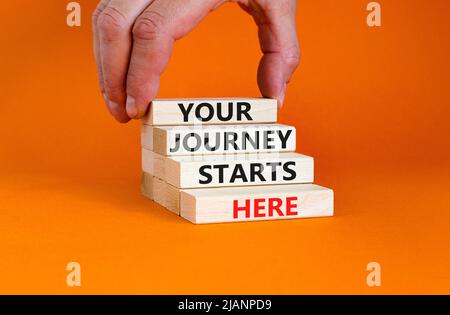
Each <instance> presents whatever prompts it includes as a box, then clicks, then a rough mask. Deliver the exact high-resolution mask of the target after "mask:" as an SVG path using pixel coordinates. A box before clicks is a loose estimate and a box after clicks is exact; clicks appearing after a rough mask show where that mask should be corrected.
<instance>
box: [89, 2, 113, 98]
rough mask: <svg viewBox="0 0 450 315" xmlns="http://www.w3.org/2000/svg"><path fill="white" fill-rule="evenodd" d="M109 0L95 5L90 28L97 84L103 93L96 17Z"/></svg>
mask: <svg viewBox="0 0 450 315" xmlns="http://www.w3.org/2000/svg"><path fill="white" fill-rule="evenodd" d="M109 1H110V0H102V1H100V2H99V4H98V5H97V8H96V9H95V11H94V14H93V15H92V30H93V32H94V57H95V64H96V65H97V78H98V84H99V86H100V91H101V92H102V94H103V95H104V93H105V87H104V85H103V70H102V61H101V56H100V41H99V39H98V31H97V21H98V17H99V16H100V14H101V13H102V12H103V10H104V9H105V7H106V5H107V4H108V2H109Z"/></svg>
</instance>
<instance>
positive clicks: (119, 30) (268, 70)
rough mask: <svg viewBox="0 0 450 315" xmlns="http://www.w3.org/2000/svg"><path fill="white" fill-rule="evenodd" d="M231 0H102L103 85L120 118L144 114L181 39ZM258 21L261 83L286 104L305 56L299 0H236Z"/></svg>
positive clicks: (98, 36) (97, 20)
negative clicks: (298, 30)
mask: <svg viewBox="0 0 450 315" xmlns="http://www.w3.org/2000/svg"><path fill="white" fill-rule="evenodd" d="M224 2H226V0H133V1H130V0H102V1H100V3H99V4H98V6H97V9H96V10H95V12H94V15H93V30H94V53H95V60H96V64H97V72H98V78H99V83H100V89H101V91H102V93H103V97H104V99H105V102H106V104H107V106H108V109H109V111H110V112H111V114H112V115H113V116H114V117H115V118H116V119H117V120H118V121H119V122H121V123H125V122H128V121H129V120H130V119H139V118H141V117H142V116H143V115H144V114H145V112H146V111H147V107H148V105H149V103H150V102H151V101H152V100H153V99H154V98H155V97H156V94H157V91H158V89H159V82H160V75H161V74H162V72H163V71H164V68H165V67H166V65H167V63H168V61H169V58H170V55H171V53H172V49H173V44H174V42H175V41H176V40H177V39H180V38H182V37H183V36H185V35H186V34H188V33H189V32H190V31H191V30H192V29H193V28H194V27H195V26H196V25H197V24H198V23H199V22H200V21H201V20H202V19H203V18H204V17H205V16H206V15H207V14H208V13H209V12H211V11H212V10H214V9H216V8H217V7H218V6H220V5H221V4H222V3H224ZM233 2H237V3H238V4H239V5H240V6H241V8H243V9H244V10H245V11H246V12H248V13H249V14H251V15H252V17H253V19H254V20H255V22H256V24H257V25H258V35H259V41H260V46H261V50H262V52H263V54H264V55H263V57H262V59H261V61H260V64H259V68H258V85H259V88H260V90H261V94H262V95H263V96H264V97H271V98H276V99H277V100H278V104H279V106H281V104H282V103H283V100H284V96H285V93H286V83H288V82H289V80H290V78H291V75H292V73H293V72H294V70H295V68H296V67H297V65H298V63H299V60H300V50H299V46H298V41H297V33H296V26H295V25H296V21H295V15H296V1H295V0H272V1H270V0H234V1H233Z"/></svg>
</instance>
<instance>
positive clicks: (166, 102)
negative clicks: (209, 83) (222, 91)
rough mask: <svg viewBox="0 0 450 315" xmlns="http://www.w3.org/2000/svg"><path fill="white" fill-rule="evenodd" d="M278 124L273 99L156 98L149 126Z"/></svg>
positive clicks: (145, 119) (148, 115) (151, 109)
mask: <svg viewBox="0 0 450 315" xmlns="http://www.w3.org/2000/svg"><path fill="white" fill-rule="evenodd" d="M276 121H277V101H276V100H274V99H269V98H192V99H189V98H186V99H156V100H154V101H153V102H152V103H151V105H150V110H149V112H148V114H147V115H146V116H145V117H144V118H142V123H143V124H145V125H155V126H167V125H195V124H252V123H274V122H276Z"/></svg>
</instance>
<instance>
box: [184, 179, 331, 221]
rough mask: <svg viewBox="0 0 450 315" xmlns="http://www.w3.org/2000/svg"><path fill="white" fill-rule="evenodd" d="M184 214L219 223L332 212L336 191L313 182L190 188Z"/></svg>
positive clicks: (323, 214) (186, 193) (198, 219)
mask: <svg viewBox="0 0 450 315" xmlns="http://www.w3.org/2000/svg"><path fill="white" fill-rule="evenodd" d="M180 193H181V200H180V202H181V204H180V207H181V216H182V217H183V218H185V219H187V220H189V221H191V222H193V223H197V224H200V223H219V222H238V221H256V220H273V219H293V218H309V217H324V216H332V215H333V191H332V190H331V189H328V188H324V187H321V186H318V185H313V184H300V185H278V186H256V187H255V186H253V187H239V188H231V187H227V188H222V187H221V188H204V189H188V190H182V191H181V192H180Z"/></svg>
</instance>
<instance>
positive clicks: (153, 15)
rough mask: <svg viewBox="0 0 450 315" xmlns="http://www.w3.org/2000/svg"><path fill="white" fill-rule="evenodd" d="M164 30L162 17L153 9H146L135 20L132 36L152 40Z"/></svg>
mask: <svg viewBox="0 0 450 315" xmlns="http://www.w3.org/2000/svg"><path fill="white" fill-rule="evenodd" d="M163 32H164V18H163V17H162V16H161V14H159V13H157V12H155V11H146V12H145V13H143V14H142V15H141V16H140V17H139V18H138V19H137V21H136V24H135V25H134V28H133V36H134V38H136V39H141V40H152V39H154V38H155V37H157V36H158V35H159V34H161V33H163Z"/></svg>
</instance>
